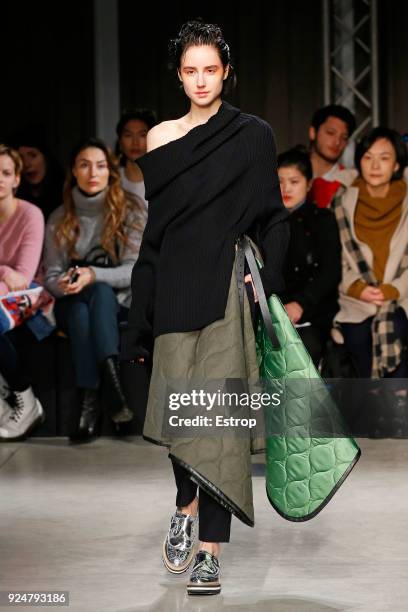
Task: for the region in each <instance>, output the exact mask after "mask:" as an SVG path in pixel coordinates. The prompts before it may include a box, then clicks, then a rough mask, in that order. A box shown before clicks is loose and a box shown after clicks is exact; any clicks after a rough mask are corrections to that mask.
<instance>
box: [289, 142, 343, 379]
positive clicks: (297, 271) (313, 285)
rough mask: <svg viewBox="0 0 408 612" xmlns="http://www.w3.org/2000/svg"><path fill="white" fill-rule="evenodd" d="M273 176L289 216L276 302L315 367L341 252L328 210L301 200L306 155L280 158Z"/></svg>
mask: <svg viewBox="0 0 408 612" xmlns="http://www.w3.org/2000/svg"><path fill="white" fill-rule="evenodd" d="M278 175H279V181H280V187H281V192H282V199H283V203H284V205H285V206H286V208H288V209H289V211H290V213H291V215H290V217H289V223H290V230H291V231H290V242H289V247H288V252H287V255H286V260H285V264H284V268H283V274H284V279H285V285H286V289H285V291H284V292H283V293H282V294H280V296H279V297H280V298H281V300H282V302H283V304H284V305H285V308H286V310H287V313H288V315H289V317H290V319H291V321H292V322H293V323H294V324H295V325H296V326H297V327H298V332H299V335H300V336H301V338H302V340H303V342H304V344H305V346H306V348H307V349H308V351H309V353H310V355H311V357H312V359H313V362H314V363H315V365H316V367H318V365H319V362H320V359H321V357H322V354H323V351H324V347H325V345H326V341H327V339H328V337H329V334H330V329H331V326H332V321H333V317H334V315H335V314H336V312H337V309H338V304H337V286H338V284H339V282H340V278H341V258H340V253H341V249H340V240H339V235H338V230H337V224H336V219H335V216H334V214H333V212H332V211H331V210H322V209H320V208H318V207H317V206H316V205H315V204H314V203H312V202H309V201H307V199H306V198H307V193H308V190H309V189H310V186H311V181H312V166H311V163H310V159H309V156H308V154H307V152H306V150H302V148H300V147H297V148H294V149H291V150H289V151H287V152H286V153H281V154H280V155H279V156H278Z"/></svg>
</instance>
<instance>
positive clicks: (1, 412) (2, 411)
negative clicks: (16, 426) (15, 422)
mask: <svg viewBox="0 0 408 612" xmlns="http://www.w3.org/2000/svg"><path fill="white" fill-rule="evenodd" d="M12 411H13V409H12V407H11V406H10V404H9V403H8V402H6V400H5V399H3V398H2V397H1V395H0V427H1V426H2V425H3V423H5V422H6V421H7V420H8V419H9V418H10V416H11V413H12Z"/></svg>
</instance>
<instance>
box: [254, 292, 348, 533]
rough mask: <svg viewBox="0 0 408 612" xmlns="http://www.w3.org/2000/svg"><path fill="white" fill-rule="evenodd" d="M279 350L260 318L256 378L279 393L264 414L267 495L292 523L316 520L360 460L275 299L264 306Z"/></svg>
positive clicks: (273, 297) (341, 421)
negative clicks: (276, 406)
mask: <svg viewBox="0 0 408 612" xmlns="http://www.w3.org/2000/svg"><path fill="white" fill-rule="evenodd" d="M268 307H269V311H270V314H271V318H272V323H273V326H274V329H275V332H276V334H277V337H278V340H279V343H280V345H281V348H279V349H275V348H274V347H273V346H272V343H271V341H270V339H269V337H268V335H267V333H266V330H265V326H264V323H263V320H262V318H260V321H259V326H258V330H257V336H256V341H257V354H258V360H259V370H260V377H261V379H263V380H264V382H265V383H267V389H268V391H274V392H279V393H280V394H281V395H280V397H281V398H282V400H281V403H280V405H279V409H272V408H269V407H268V408H267V409H266V414H265V421H266V428H267V429H266V430H267V438H266V491H267V495H268V499H269V501H270V503H271V504H272V506H273V507H274V508H275V510H277V512H279V514H280V515H281V516H283V517H284V518H286V519H288V520H291V521H305V520H308V519H310V518H312V517H313V516H315V515H316V514H317V513H318V512H319V511H320V510H321V509H322V508H323V507H324V506H325V505H326V504H327V502H328V501H329V500H330V498H331V497H332V496H333V494H334V493H335V492H336V491H337V489H338V488H339V486H340V485H341V484H342V483H343V482H344V480H345V478H346V477H347V475H348V474H349V473H350V471H351V469H352V468H353V466H354V465H355V463H356V462H357V460H358V458H359V456H360V449H359V448H358V446H357V444H356V442H355V440H354V439H353V438H351V437H347V434H346V429H345V426H344V424H343V420H342V417H341V415H340V413H339V410H338V408H337V406H336V405H335V403H334V401H333V400H332V398H331V396H330V393H329V390H328V389H327V387H326V384H325V383H324V381H323V380H322V379H321V377H320V375H319V372H318V371H317V369H316V368H315V366H314V364H313V362H312V360H311V358H310V356H309V354H308V352H307V350H306V349H305V347H304V345H303V343H302V341H301V339H300V337H299V335H298V333H297V331H296V329H295V328H294V326H293V325H292V323H291V321H290V319H289V317H288V316H287V313H286V310H285V308H284V307H283V305H282V303H281V301H280V300H279V298H278V297H277V296H272V297H271V298H270V299H269V300H268Z"/></svg>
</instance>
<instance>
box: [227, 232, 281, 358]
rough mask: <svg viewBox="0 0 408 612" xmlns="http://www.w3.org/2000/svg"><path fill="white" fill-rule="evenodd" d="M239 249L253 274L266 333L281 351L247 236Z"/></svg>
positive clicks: (274, 345) (240, 241)
mask: <svg viewBox="0 0 408 612" xmlns="http://www.w3.org/2000/svg"><path fill="white" fill-rule="evenodd" d="M238 248H239V249H242V251H243V252H244V255H245V258H246V260H247V262H248V266H249V271H250V273H251V276H252V281H253V283H254V286H255V291H256V293H257V296H258V302H259V306H260V309H261V314H262V319H263V322H264V324H265V329H266V333H267V334H268V337H269V339H270V341H271V343H272V346H273V348H274V349H275V350H279V349H280V348H281V345H280V342H279V340H278V337H277V335H276V332H275V328H274V326H273V324H272V319H271V313H270V312H269V307H268V301H267V299H266V295H265V290H264V288H263V284H262V279H261V275H260V274H259V268H258V264H257V263H256V260H255V256H254V254H253V251H252V248H251V245H250V243H249V240H248V238H247V237H246V236H241V237H240V238H239V240H238Z"/></svg>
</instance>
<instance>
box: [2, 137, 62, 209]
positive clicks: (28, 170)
mask: <svg viewBox="0 0 408 612" xmlns="http://www.w3.org/2000/svg"><path fill="white" fill-rule="evenodd" d="M14 140H15V143H16V144H15V146H16V148H18V152H19V153H20V155H21V158H22V160H23V173H22V180H21V182H20V185H19V187H18V190H17V197H19V198H22V199H23V200H27V201H28V202H31V203H32V204H35V205H36V206H38V208H40V209H41V210H42V212H43V215H44V217H45V220H47V219H48V217H49V215H50V213H51V212H52V211H53V210H54V209H55V207H56V206H58V204H59V202H61V198H62V189H63V184H64V173H63V171H62V168H61V166H60V165H59V163H58V162H57V160H56V159H55V157H54V156H53V155H52V154H51V151H50V148H49V146H48V144H47V143H46V141H45V139H44V136H43V134H42V133H41V130H39V129H38V128H34V127H32V128H27V129H25V130H23V131H22V132H20V133H19V134H17V135H16V136H15V139H14Z"/></svg>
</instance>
